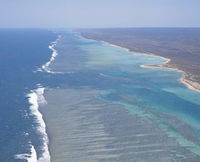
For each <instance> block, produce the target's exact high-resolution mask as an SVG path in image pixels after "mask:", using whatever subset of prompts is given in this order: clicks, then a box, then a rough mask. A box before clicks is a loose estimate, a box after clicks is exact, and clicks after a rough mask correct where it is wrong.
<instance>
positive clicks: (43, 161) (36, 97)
mask: <svg viewBox="0 0 200 162" xmlns="http://www.w3.org/2000/svg"><path fill="white" fill-rule="evenodd" d="M38 87H39V88H38V89H36V90H32V91H31V93H29V94H28V95H27V97H28V101H29V103H30V104H31V105H30V110H31V115H33V116H34V117H35V122H36V124H37V131H38V133H39V134H40V135H41V136H42V141H43V144H42V145H43V146H42V148H41V149H42V156H41V157H39V158H38V157H37V153H36V151H35V148H34V146H33V145H31V150H30V152H31V154H27V153H26V154H17V155H15V158H16V159H24V160H27V161H28V162H50V153H49V148H48V144H49V139H48V136H47V133H46V124H45V122H44V120H43V117H42V114H41V113H40V111H39V105H42V104H46V100H45V98H44V96H43V94H44V90H45V89H44V88H43V87H41V86H38ZM37 158H38V159H37Z"/></svg>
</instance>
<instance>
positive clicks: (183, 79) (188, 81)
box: [81, 34, 200, 92]
mask: <svg viewBox="0 0 200 162" xmlns="http://www.w3.org/2000/svg"><path fill="white" fill-rule="evenodd" d="M81 36H82V37H83V38H85V39H88V40H92V41H96V42H101V43H103V44H107V45H110V46H113V47H117V48H121V49H124V50H125V51H128V52H134V53H138V54H141V55H147V56H154V57H159V58H162V59H164V60H166V61H165V62H163V63H162V64H148V65H141V66H140V67H142V68H167V69H171V70H175V71H177V72H182V73H183V75H182V77H181V78H180V79H179V80H178V81H179V82H181V83H182V84H184V85H185V86H186V87H187V88H189V89H191V90H193V91H196V92H200V84H199V83H197V82H194V81H192V80H191V79H190V77H189V76H188V75H187V73H186V72H185V71H182V70H180V69H178V68H175V67H173V66H172V65H171V64H170V62H171V59H169V58H166V57H163V56H159V55H156V54H153V53H143V52H137V51H132V50H130V49H128V48H126V47H122V46H119V45H115V44H112V43H110V42H107V41H99V40H95V39H91V38H87V37H85V36H83V35H82V34H81Z"/></svg>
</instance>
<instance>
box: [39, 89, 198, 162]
mask: <svg viewBox="0 0 200 162" xmlns="http://www.w3.org/2000/svg"><path fill="white" fill-rule="evenodd" d="M99 93H100V91H97V90H92V89H90V88H85V89H81V90H78V89H49V90H46V91H45V98H46V100H47V103H48V104H47V105H46V106H43V107H41V108H40V110H41V111H42V113H43V114H44V118H45V121H46V124H47V130H48V135H49V138H50V145H49V147H50V153H51V161H52V162H83V161H87V162H90V161H91V162H93V161H108V162H110V161H127V162H132V161H137V162H138V161H145V162H152V161H154V162H156V161H158V162H161V161H164V162H168V161H190V162H193V161H198V159H200V157H199V156H197V155H195V154H194V153H191V152H189V151H188V150H187V149H185V148H183V147H180V145H179V144H178V142H177V141H176V140H175V139H174V138H172V137H168V135H167V134H166V133H165V132H164V131H163V130H161V129H160V128H158V126H157V124H156V123H155V122H154V121H153V120H144V119H142V118H141V117H138V116H137V115H130V114H128V112H127V110H126V109H125V108H124V107H123V106H121V105H118V104H114V103H110V102H104V101H102V100H99V99H96V98H95V97H94V96H96V95H97V94H99Z"/></svg>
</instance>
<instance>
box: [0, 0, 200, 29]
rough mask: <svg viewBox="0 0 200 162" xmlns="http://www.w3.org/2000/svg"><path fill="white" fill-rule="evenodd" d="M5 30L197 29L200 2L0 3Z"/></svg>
mask: <svg viewBox="0 0 200 162" xmlns="http://www.w3.org/2000/svg"><path fill="white" fill-rule="evenodd" d="M7 27H8V28H15V27H19V28H26V27H31V28H33V27H39V28H46V27H47V28H60V27H70V28H73V27H76V28H96V27H200V0H0V28H7Z"/></svg>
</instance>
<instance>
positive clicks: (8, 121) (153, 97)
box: [0, 29, 200, 162]
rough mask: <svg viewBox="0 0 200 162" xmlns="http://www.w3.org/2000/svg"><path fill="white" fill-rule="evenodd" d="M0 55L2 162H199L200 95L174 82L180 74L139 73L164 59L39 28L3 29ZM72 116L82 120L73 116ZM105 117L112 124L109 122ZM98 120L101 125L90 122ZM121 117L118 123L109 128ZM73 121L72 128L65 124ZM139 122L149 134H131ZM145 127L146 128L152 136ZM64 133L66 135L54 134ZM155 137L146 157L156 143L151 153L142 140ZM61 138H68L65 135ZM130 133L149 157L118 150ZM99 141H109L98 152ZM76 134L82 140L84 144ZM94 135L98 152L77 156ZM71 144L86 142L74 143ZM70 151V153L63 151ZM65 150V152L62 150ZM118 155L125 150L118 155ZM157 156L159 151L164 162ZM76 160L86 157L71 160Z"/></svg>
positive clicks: (161, 71)
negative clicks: (154, 161)
mask: <svg viewBox="0 0 200 162" xmlns="http://www.w3.org/2000/svg"><path fill="white" fill-rule="evenodd" d="M0 56H1V59H0V67H1V68H0V74H1V77H0V83H1V84H0V90H1V97H0V100H1V102H0V123H1V124H0V131H1V133H0V137H1V138H0V139H1V140H0V152H1V155H0V161H4V162H12V161H30V162H32V161H33V162H35V161H39V162H43V161H44V162H47V161H59V159H58V158H60V161H68V158H69V159H70V160H69V161H88V160H90V158H91V159H92V161H123V160H125V159H126V161H132V160H135V159H134V158H136V157H137V158H138V159H139V160H141V159H140V158H146V160H147V159H148V158H150V156H151V158H152V157H157V158H158V156H160V160H163V159H164V158H169V159H168V160H169V161H170V160H171V159H176V160H182V159H186V160H188V159H191V157H192V158H193V159H192V160H199V159H200V133H199V132H200V126H199V125H200V93H199V92H195V91H192V90H190V89H188V88H187V87H186V86H185V85H184V84H182V83H181V82H180V81H179V79H180V78H181V77H182V76H183V73H182V72H178V71H176V70H172V69H164V68H143V67H142V65H145V64H160V63H164V62H165V61H166V60H165V59H163V58H161V57H157V56H148V55H142V54H138V53H135V52H129V51H128V50H126V49H123V48H120V47H117V46H113V45H109V44H107V43H105V42H98V41H94V40H88V39H85V38H83V37H81V36H80V34H78V33H74V32H72V31H70V30H59V31H58V30H57V31H56V32H55V31H54V32H53V31H51V30H44V29H1V30H0ZM81 95H82V97H81ZM64 101H65V102H64ZM79 102H81V106H80V107H78V105H79ZM94 103H95V104H94ZM62 104H63V105H62ZM109 104H110V105H109ZM91 105H92V108H91V109H94V111H93V110H92V113H91V114H90V115H85V114H88V112H90V111H91V110H90V109H89V108H90V106H91ZM99 105H101V106H99ZM102 105H104V106H102ZM118 106H122V107H120V108H119V107H118ZM101 107H102V109H100V108H101ZM111 107H112V109H109V108H111ZM48 108H49V110H48ZM86 108H87V109H86ZM105 108H106V109H105ZM73 109H74V110H76V109H77V111H78V113H80V114H79V115H77V112H76V113H75V112H73V113H72V114H70V113H71V112H72V111H73ZM79 109H80V112H79ZM59 110H60V111H59ZM102 110H103V111H102ZM107 110H109V114H110V115H111V118H107V117H106V115H107V114H106V113H105V112H106V111H107ZM121 110H124V111H125V112H121ZM115 111H116V112H115ZM119 112H120V113H119ZM59 113H61V114H60V115H63V114H65V115H64V116H62V118H61V116H56V114H59ZM99 114H101V115H100V116H99ZM114 114H118V115H117V116H115V115H114ZM122 114H124V115H123V116H121V115H122ZM72 116H73V118H72ZM95 116H97V117H98V119H97V118H94V119H93V117H95ZM125 116H126V117H125ZM79 117H83V118H84V121H85V124H84V125H80V124H81V120H80V121H79V120H77V119H79ZM86 117H87V119H85V118H86ZM118 117H119V121H118V122H114V121H117V120H116V119H117V118H118ZM136 117H137V120H136V119H135V118H136ZM89 118H90V119H89ZM102 118H103V119H102ZM112 118H113V119H112ZM120 118H121V119H120ZM133 118H134V119H133ZM91 119H93V120H91ZM111 119H112V120H111ZM127 119H129V120H127ZM126 120H127V122H124V121H126ZM70 121H73V122H71V123H70V124H69V122H70ZM94 121H95V122H94ZM129 121H132V122H133V123H130V122H129ZM136 121H141V122H140V123H139V124H141V123H147V124H145V128H146V126H147V128H146V129H147V130H148V131H147V132H145V131H144V130H140V131H139V127H134V129H133V128H132V125H134V122H136ZM93 122H94V123H93ZM59 123H60V124H62V125H59ZM95 123H97V126H98V129H97V128H92V131H91V132H90V131H88V132H84V131H83V132H82V133H80V132H79V129H81V130H82V128H84V130H87V128H89V127H91V126H95ZM108 123H109V124H108ZM120 123H125V124H124V125H123V124H120ZM148 123H151V124H149V125H150V127H151V128H153V129H152V130H151V129H150V127H149V128H148ZM152 123H153V124H152ZM137 124H138V123H137ZM77 125H78V126H77ZM114 125H115V126H114ZM117 125H119V126H120V127H117ZM69 126H70V128H69ZM126 126H128V127H127V129H125V128H126ZM143 126H144V124H143ZM59 128H60V129H59ZM100 128H101V129H100ZM123 128H124V129H123ZM120 129H123V132H124V134H123V133H122V132H120V131H119V130H120ZM129 129H130V130H132V132H130V130H129ZM137 129H138V131H137ZM140 129H141V128H140ZM61 130H62V131H64V132H61V133H59V131H61ZM70 130H71V132H73V133H72V134H70ZM158 130H159V131H158ZM134 131H135V132H134ZM154 131H155V132H160V133H157V134H156V136H158V138H160V139H161V140H160V141H159V140H158V141H159V142H160V143H158V145H159V149H158V148H157V147H158V146H156V149H155V151H153V152H150V150H154V148H152V147H153V144H151V143H148V147H149V145H150V144H151V148H149V149H150V150H148V149H147V147H146V145H147V144H145V141H148V142H152V143H155V142H156V141H155V139H153V137H151V139H148V137H149V136H148V135H149V134H151V133H154ZM65 132H68V133H69V134H67V135H65ZM163 132H164V134H162V133H163ZM84 133H86V134H84ZM129 133H130V135H133V134H134V133H135V134H137V133H140V134H139V135H138V136H139V137H141V136H142V137H143V136H147V137H146V138H144V139H142V142H144V143H140V146H141V145H144V146H145V149H144V150H145V151H146V153H147V152H148V154H145V156H146V157H145V156H144V155H143V156H141V157H138V155H137V156H136V155H135V154H134V151H135V150H133V145H131V146H129V147H128V148H130V147H131V148H132V150H129V151H130V152H129V155H128V154H127V152H126V151H125V150H126V147H125V146H126V145H125V146H124V147H122V146H123V144H124V143H123V142H124V141H123V140H122V137H123V138H124V137H125V135H126V136H129ZM98 134H101V135H102V136H103V137H104V138H105V137H109V138H108V139H111V140H108V143H103V144H104V145H103V146H101V147H102V148H101V149H99V147H100V144H102V143H101V142H102V141H103V139H101V140H99V143H98V139H96V138H97V137H96V136H97V135H98ZM160 134H162V135H160ZM81 135H85V136H86V137H87V141H86V139H85V138H82V136H81ZM71 136H74V138H75V139H76V140H75V141H73V142H74V143H70V142H71V141H70V142H69V140H70V138H65V137H71ZM94 136H95V141H97V142H96V143H98V147H95V148H93V147H92V151H91V148H89V147H88V150H87V149H86V150H84V149H80V148H87V147H86V146H89V145H90V144H91V141H90V140H94ZM58 137H59V138H58ZM90 137H91V139H90ZM166 138H167V139H170V140H173V141H175V142H174V143H173V142H172V143H171V145H170V146H166V147H165V148H163V147H164V146H163V143H162V142H163V141H164V139H166ZM60 139H62V141H61V142H60V141H59V140H60ZM113 139H116V140H115V144H116V143H117V142H116V141H118V142H119V141H120V140H121V141H120V142H121V143H120V145H119V146H116V145H112V146H111V143H112V144H113V143H114V142H113V141H112V140H113ZM119 139H120V140H119ZM84 140H85V141H84ZM76 141H82V142H83V143H80V142H79V144H76ZM88 141H89V142H88ZM133 141H134V140H133V139H132V140H131V139H130V141H128V142H130V143H131V142H133ZM137 141H138V139H137ZM104 142H105V140H104ZM109 142H110V143H109ZM126 142H127V139H126ZM139 142H141V141H139ZM58 143H59V144H58ZM67 144H69V145H70V146H73V148H74V147H75V149H74V150H73V149H72V147H70V148H68V147H67ZM62 145H63V147H61V146H62ZM164 145H166V141H165V142H164ZM93 146H94V145H93ZM95 146H97V145H95ZM65 147H67V148H66V149H68V150H63V149H61V148H65ZM116 147H117V148H116ZM118 147H119V148H118ZM78 148H79V149H78ZM103 148H104V150H103V151H100V150H102V149H103ZM108 148H109V150H106V149H108ZM110 148H112V150H110ZM70 149H72V150H70ZM95 149H96V150H95ZM119 149H120V150H123V151H121V152H120V153H119V152H117V150H118V151H119ZM134 149H135V147H134ZM58 150H63V152H62V151H61V152H60V151H58ZM158 150H159V151H158ZM83 151H86V152H83ZM160 151H162V152H164V153H163V154H162V156H161V154H160ZM68 152H70V153H71V155H70V156H69V155H68ZM91 152H92V153H91ZM136 152H137V151H136ZM149 152H150V153H149ZM59 153H60V156H58V155H59ZM73 154H74V155H73ZM77 154H80V155H82V154H83V156H82V157H81V156H80V157H76V156H77ZM130 154H132V155H133V156H131V155H130ZM100 155H101V156H100ZM108 155H109V156H108ZM172 156H173V157H172ZM83 157H85V159H84V160H83V159H81V158H83ZM170 157H171V159H170ZM77 158H78V159H77ZM127 159H128V160H127ZM138 159H137V160H138ZM143 160H144V159H143ZM147 161H148V160H147ZM166 161H167V160H166Z"/></svg>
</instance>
